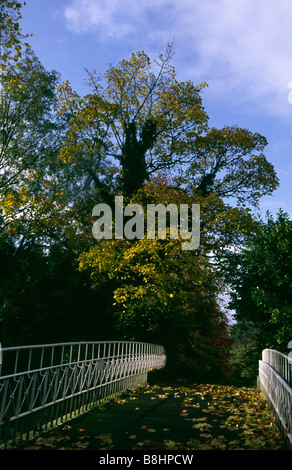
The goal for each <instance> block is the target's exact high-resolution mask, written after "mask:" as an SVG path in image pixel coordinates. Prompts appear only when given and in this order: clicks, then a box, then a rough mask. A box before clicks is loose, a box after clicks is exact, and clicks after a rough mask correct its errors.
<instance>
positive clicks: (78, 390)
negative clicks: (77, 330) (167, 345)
mask: <svg viewBox="0 0 292 470" xmlns="http://www.w3.org/2000/svg"><path fill="white" fill-rule="evenodd" d="M0 346H1V345H0ZM165 363H166V356H165V351H164V348H163V347H162V346H160V345H154V344H149V343H139V342H131V341H129V342H128V341H109V342H86V343H85V342H81V343H57V344H44V345H35V346H22V347H12V348H3V349H1V347H0V448H6V447H7V446H9V445H17V444H20V443H22V442H24V441H28V440H30V439H32V438H34V437H36V436H37V435H39V434H40V433H41V432H44V431H46V430H50V429H53V428H55V427H57V426H59V425H61V424H63V423H65V422H67V421H69V420H70V419H73V418H75V417H77V416H80V415H81V414H83V413H85V412H87V411H89V410H90V409H92V408H93V407H94V406H96V405H97V404H98V403H100V402H101V401H102V400H105V399H107V398H110V397H112V396H114V395H116V394H118V393H120V392H122V391H125V390H127V389H129V388H133V387H136V386H138V385H142V384H145V383H147V374H148V372H149V371H151V370H154V369H159V368H162V367H164V366H165ZM1 365H2V367H1Z"/></svg>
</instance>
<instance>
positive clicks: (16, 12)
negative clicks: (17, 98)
mask: <svg viewBox="0 0 292 470" xmlns="http://www.w3.org/2000/svg"><path fill="white" fill-rule="evenodd" d="M25 4H26V2H15V1H10V0H1V4H0V72H1V75H2V74H3V72H5V71H6V72H7V70H6V69H7V66H8V65H9V64H10V65H11V64H12V65H15V63H17V62H18V61H19V59H20V58H21V54H22V51H23V50H26V49H27V48H29V45H28V43H27V42H24V40H25V39H26V38H28V36H29V35H28V34H23V33H22V30H21V27H20V20H21V18H22V8H23V6H25ZM8 73H9V74H10V77H11V78H12V79H15V78H16V77H17V76H15V75H14V76H12V75H11V71H10V72H8Z"/></svg>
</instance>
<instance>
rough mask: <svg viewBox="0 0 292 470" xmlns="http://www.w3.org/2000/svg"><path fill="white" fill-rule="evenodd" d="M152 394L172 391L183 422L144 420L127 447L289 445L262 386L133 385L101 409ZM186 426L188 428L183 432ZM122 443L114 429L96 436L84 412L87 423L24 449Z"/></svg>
mask: <svg viewBox="0 0 292 470" xmlns="http://www.w3.org/2000/svg"><path fill="white" fill-rule="evenodd" d="M148 394H150V395H151V396H149V398H152V399H153V398H156V399H157V400H158V401H159V400H161V401H163V400H165V399H166V398H167V397H169V396H170V395H171V396H172V398H173V401H174V403H175V407H174V410H175V413H176V419H177V420H179V421H178V425H176V426H173V427H171V426H170V425H169V423H167V425H166V423H165V422H164V421H163V419H162V421H161V422H159V420H158V421H156V423H157V425H155V426H153V424H148V423H147V422H146V423H145V422H144V423H143V421H142V422H140V424H139V425H138V426H137V428H136V429H135V430H131V431H130V432H126V433H125V440H126V441H127V444H126V445H127V447H125V448H127V449H132V450H138V449H140V450H144V449H147V450H149V449H151V450H282V449H285V441H284V439H283V436H282V435H281V433H280V430H279V429H278V427H277V426H276V423H275V419H274V417H273V414H272V412H271V410H270V409H269V408H268V406H267V403H266V401H265V399H264V396H263V394H262V392H261V391H260V390H259V389H257V388H252V387H236V386H232V385H230V386H227V385H212V384H199V385H197V384H195V385H192V386H175V387H170V386H167V387H164V386H157V385H155V386H150V385H146V386H141V387H138V388H136V389H134V390H129V391H127V392H125V393H123V394H121V395H120V396H119V397H117V398H116V399H114V400H112V399H111V400H110V401H109V402H108V403H107V404H103V405H102V406H101V412H103V413H105V414H106V409H107V407H112V406H116V407H119V406H125V405H127V403H128V404H129V403H131V402H133V401H134V402H135V399H139V398H143V399H145V397H147V396H148ZM133 404H134V403H133ZM151 406H153V404H152V405H151ZM133 410H135V412H136V413H138V412H139V410H140V407H137V406H136V404H135V407H134V408H133ZM81 419H82V418H81ZM77 421H78V419H77V420H76V422H77ZM98 421H100V420H98V419H96V422H97V423H98ZM166 426H167V427H166ZM178 427H179V430H178ZM181 430H183V433H181V434H180V431H181ZM178 433H179V437H181V436H182V434H184V438H180V439H177V436H178ZM150 435H151V439H149V437H150ZM166 436H167V438H166ZM119 442H121V441H119ZM118 445H119V443H117V442H116V436H115V435H114V434H112V433H100V434H97V435H91V434H90V432H89V431H88V430H87V429H86V416H85V418H84V417H83V422H82V427H80V426H79V427H78V426H77V425H76V426H74V424H72V425H71V423H70V424H67V425H65V426H63V428H59V429H57V430H55V431H51V432H50V433H49V434H45V435H43V436H40V437H39V438H37V439H35V441H34V442H32V443H31V444H30V445H26V446H25V447H24V448H25V449H29V450H41V449H60V450H70V449H72V450H86V449H99V450H109V449H116V450H120V447H118ZM116 446H117V447H116Z"/></svg>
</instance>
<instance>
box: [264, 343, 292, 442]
mask: <svg viewBox="0 0 292 470" xmlns="http://www.w3.org/2000/svg"><path fill="white" fill-rule="evenodd" d="M289 344H290V343H289ZM259 381H260V388H261V390H262V391H263V393H264V395H265V397H266V400H267V403H268V404H269V406H270V407H271V409H272V410H273V412H274V415H275V418H276V421H277V424H278V426H279V428H280V429H281V431H282V433H283V435H284V436H285V437H286V438H287V443H288V447H289V448H291V449H292V358H291V356H288V355H287V356H286V355H285V354H283V353H281V352H279V351H276V350H274V349H264V350H263V351H262V360H260V361H259Z"/></svg>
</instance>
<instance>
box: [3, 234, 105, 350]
mask: <svg viewBox="0 0 292 470" xmlns="http://www.w3.org/2000/svg"><path fill="white" fill-rule="evenodd" d="M0 257H1V269H0V332H1V343H2V346H4V347H9V346H17V345H23V344H42V343H47V342H49V343H54V342H58V341H60V342H64V341H68V342H71V341H83V340H96V337H97V335H98V339H104V340H108V339H109V338H112V331H111V321H110V317H107V315H106V307H107V295H108V294H107V292H105V291H103V292H96V291H95V292H93V291H92V289H91V286H90V284H89V283H88V278H87V277H86V276H85V275H84V274H81V273H78V270H77V268H76V264H75V260H74V257H73V256H72V254H71V253H70V252H68V251H66V250H62V249H60V248H57V247H53V248H51V250H50V252H49V253H47V254H44V253H43V252H42V250H41V249H40V247H39V246H37V245H36V244H33V243H31V244H27V243H26V244H20V245H18V246H15V245H14V243H13V242H12V241H11V240H9V239H6V240H4V237H2V238H1V246H0ZM112 339H113V338H112Z"/></svg>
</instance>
